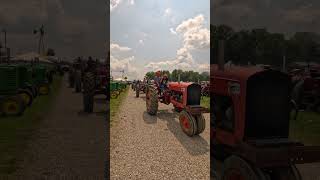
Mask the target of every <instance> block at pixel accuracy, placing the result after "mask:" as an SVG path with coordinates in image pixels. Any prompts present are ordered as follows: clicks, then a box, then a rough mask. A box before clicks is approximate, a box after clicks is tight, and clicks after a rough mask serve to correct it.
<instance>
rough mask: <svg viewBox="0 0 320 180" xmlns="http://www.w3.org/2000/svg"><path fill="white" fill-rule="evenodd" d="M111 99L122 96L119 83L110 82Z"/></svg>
mask: <svg viewBox="0 0 320 180" xmlns="http://www.w3.org/2000/svg"><path fill="white" fill-rule="evenodd" d="M109 87H110V98H113V99H115V98H117V97H118V96H119V95H120V90H119V83H118V82H110V86H109Z"/></svg>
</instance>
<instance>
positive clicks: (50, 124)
mask: <svg viewBox="0 0 320 180" xmlns="http://www.w3.org/2000/svg"><path fill="white" fill-rule="evenodd" d="M62 83H63V84H62V87H61V89H60V92H59V94H58V96H57V98H56V99H55V103H54V105H53V108H52V109H51V110H50V112H49V114H48V115H47V117H46V118H45V119H44V121H43V122H42V124H41V127H40V128H39V131H38V132H37V133H36V134H35V137H34V139H33V140H32V143H31V144H30V145H29V147H28V149H27V150H26V151H27V152H26V155H25V159H24V161H23V162H21V169H20V170H19V171H18V172H17V174H16V176H19V175H22V177H23V179H36V178H40V179H45V178H46V179H60V178H59V177H62V178H65V179H71V177H81V178H77V179H104V165H105V157H106V155H105V144H106V133H105V132H106V115H105V110H106V101H105V100H104V99H102V98H103V97H97V99H96V102H95V109H94V112H95V113H93V114H90V115H89V114H85V113H83V112H81V110H82V109H83V108H82V107H83V106H82V95H81V94H79V93H74V90H73V89H71V88H68V87H67V80H66V78H64V80H63V82H62Z"/></svg>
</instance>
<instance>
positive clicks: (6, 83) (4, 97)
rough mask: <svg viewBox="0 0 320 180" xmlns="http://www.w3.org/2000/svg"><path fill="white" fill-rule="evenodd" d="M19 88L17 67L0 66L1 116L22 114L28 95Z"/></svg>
mask: <svg viewBox="0 0 320 180" xmlns="http://www.w3.org/2000/svg"><path fill="white" fill-rule="evenodd" d="M19 86H20V85H19V73H18V68H17V66H14V65H4V64H3V65H0V112H1V113H2V114H4V115H8V116H11V115H13V116H17V115H22V114H23V112H24V110H25V108H26V105H27V103H28V101H27V100H28V99H27V98H29V95H30V94H29V92H28V91H27V90H26V89H20V87H19ZM25 98H26V99H25Z"/></svg>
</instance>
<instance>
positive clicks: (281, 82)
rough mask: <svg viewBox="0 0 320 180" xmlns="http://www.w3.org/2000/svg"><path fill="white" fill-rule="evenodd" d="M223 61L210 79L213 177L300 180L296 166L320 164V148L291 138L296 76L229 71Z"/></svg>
mask: <svg viewBox="0 0 320 180" xmlns="http://www.w3.org/2000/svg"><path fill="white" fill-rule="evenodd" d="M221 52H222V53H223V48H222V50H221V51H220V53H221ZM219 57H220V58H219V63H218V64H219V65H211V74H210V81H211V82H210V83H211V84H212V86H211V90H210V92H211V95H210V97H211V98H212V99H211V103H212V105H211V107H212V110H213V111H212V113H211V142H210V145H211V148H210V149H211V158H212V161H211V162H213V164H212V165H213V169H212V172H218V173H216V174H219V176H220V178H221V179H222V180H239V179H240V180H260V179H261V180H300V179H301V176H300V173H299V171H298V169H297V168H296V166H295V165H296V164H302V163H311V162H319V161H320V147H318V146H305V145H304V144H303V143H301V142H297V141H294V140H291V139H290V137H289V124H290V115H291V109H292V105H291V97H290V92H291V80H290V77H289V76H288V75H287V74H285V73H282V72H280V71H276V70H265V69H263V68H258V67H240V66H234V67H224V63H223V55H222V56H219ZM217 164H220V165H221V167H220V168H218V167H217V166H216V165H217Z"/></svg>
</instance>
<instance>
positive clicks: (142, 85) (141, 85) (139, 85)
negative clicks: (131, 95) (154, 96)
mask: <svg viewBox="0 0 320 180" xmlns="http://www.w3.org/2000/svg"><path fill="white" fill-rule="evenodd" d="M146 89H147V82H146V81H145V82H144V81H137V82H136V85H135V91H136V97H139V95H140V93H141V92H143V93H146Z"/></svg>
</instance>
